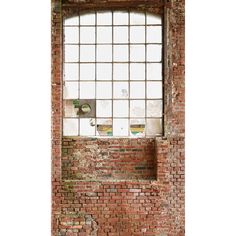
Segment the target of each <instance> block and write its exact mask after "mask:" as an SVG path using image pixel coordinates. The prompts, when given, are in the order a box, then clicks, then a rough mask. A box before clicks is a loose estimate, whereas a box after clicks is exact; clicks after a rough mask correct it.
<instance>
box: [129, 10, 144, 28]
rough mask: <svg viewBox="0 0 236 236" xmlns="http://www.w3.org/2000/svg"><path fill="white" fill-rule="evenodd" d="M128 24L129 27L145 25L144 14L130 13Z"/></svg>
mask: <svg viewBox="0 0 236 236" xmlns="http://www.w3.org/2000/svg"><path fill="white" fill-rule="evenodd" d="M130 24H131V25H145V14H144V13H140V12H131V13H130Z"/></svg>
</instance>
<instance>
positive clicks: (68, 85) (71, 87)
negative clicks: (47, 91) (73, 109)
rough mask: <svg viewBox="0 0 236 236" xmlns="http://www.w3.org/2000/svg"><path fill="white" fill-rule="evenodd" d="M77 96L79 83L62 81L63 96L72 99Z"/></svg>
mask: <svg viewBox="0 0 236 236" xmlns="http://www.w3.org/2000/svg"><path fill="white" fill-rule="evenodd" d="M78 97H79V83H78V82H64V86H63V98H64V99H74V98H78Z"/></svg>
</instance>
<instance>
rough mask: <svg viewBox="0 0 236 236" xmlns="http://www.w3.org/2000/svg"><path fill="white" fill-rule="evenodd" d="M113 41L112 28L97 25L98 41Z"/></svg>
mask: <svg viewBox="0 0 236 236" xmlns="http://www.w3.org/2000/svg"><path fill="white" fill-rule="evenodd" d="M111 42H112V28H111V27H97V43H111Z"/></svg>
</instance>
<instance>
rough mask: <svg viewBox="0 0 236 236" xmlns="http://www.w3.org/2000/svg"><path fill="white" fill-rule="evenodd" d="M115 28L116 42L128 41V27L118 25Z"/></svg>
mask: <svg viewBox="0 0 236 236" xmlns="http://www.w3.org/2000/svg"><path fill="white" fill-rule="evenodd" d="M113 30H114V43H128V27H127V26H119V27H118V26H117V27H114V28H113Z"/></svg>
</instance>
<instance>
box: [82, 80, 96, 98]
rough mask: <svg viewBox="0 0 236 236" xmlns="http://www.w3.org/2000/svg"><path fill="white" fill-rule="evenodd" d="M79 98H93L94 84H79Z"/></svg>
mask: <svg viewBox="0 0 236 236" xmlns="http://www.w3.org/2000/svg"><path fill="white" fill-rule="evenodd" d="M80 98H82V99H85V98H87V99H93V98H95V82H80Z"/></svg>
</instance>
